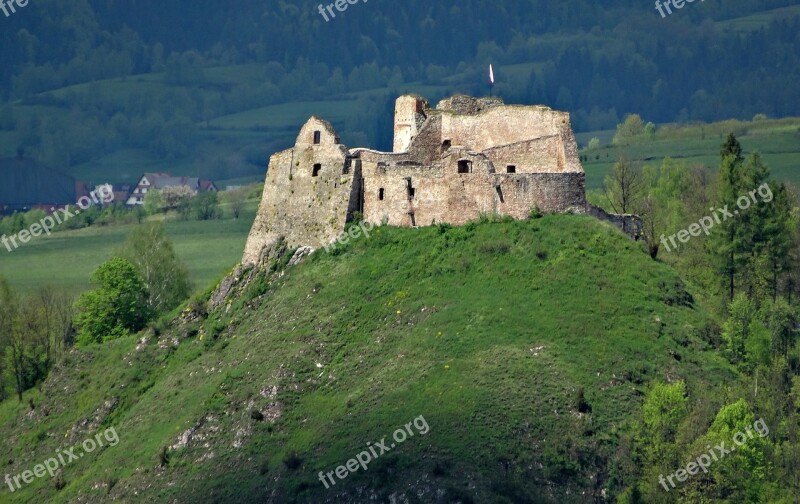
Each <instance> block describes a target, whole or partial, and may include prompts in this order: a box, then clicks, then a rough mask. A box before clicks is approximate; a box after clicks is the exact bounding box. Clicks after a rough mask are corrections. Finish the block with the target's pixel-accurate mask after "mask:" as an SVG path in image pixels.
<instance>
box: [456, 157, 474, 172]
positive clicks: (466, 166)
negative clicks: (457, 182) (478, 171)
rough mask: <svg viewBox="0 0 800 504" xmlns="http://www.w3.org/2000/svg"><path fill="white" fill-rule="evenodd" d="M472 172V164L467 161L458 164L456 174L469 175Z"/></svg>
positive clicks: (463, 160)
mask: <svg viewBox="0 0 800 504" xmlns="http://www.w3.org/2000/svg"><path fill="white" fill-rule="evenodd" d="M471 172H472V162H471V161H467V160H466V159H462V160H461V161H459V162H458V173H471Z"/></svg>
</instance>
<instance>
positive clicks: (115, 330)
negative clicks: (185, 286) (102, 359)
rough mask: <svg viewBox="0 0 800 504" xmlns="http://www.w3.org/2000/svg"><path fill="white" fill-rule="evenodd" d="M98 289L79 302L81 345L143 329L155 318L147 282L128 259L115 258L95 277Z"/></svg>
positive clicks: (78, 339)
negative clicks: (149, 302) (146, 285)
mask: <svg viewBox="0 0 800 504" xmlns="http://www.w3.org/2000/svg"><path fill="white" fill-rule="evenodd" d="M92 282H93V283H94V284H95V285H97V287H96V288H95V289H93V290H90V291H89V292H86V293H84V294H82V295H81V297H80V298H79V299H78V303H77V309H78V313H77V314H76V316H75V325H76V326H77V328H78V336H77V342H78V343H79V344H81V345H88V344H91V343H100V342H102V341H107V340H111V339H115V338H119V337H120V336H124V335H126V334H128V333H130V332H136V331H139V330H141V329H142V328H143V327H144V326H145V324H146V323H147V321H148V320H150V317H151V313H152V312H151V311H150V309H149V307H148V304H147V299H148V293H147V288H146V287H145V283H144V280H143V279H142V277H141V275H139V272H138V271H136V266H134V265H133V264H132V263H131V262H130V261H128V260H127V259H123V258H121V257H115V258H113V259H111V260H109V261H107V262H105V263H103V264H102V265H100V267H99V268H97V271H95V272H94V274H93V275H92Z"/></svg>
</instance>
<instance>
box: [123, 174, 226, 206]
mask: <svg viewBox="0 0 800 504" xmlns="http://www.w3.org/2000/svg"><path fill="white" fill-rule="evenodd" d="M181 186H185V187H188V188H189V189H190V190H191V191H192V192H193V193H194V194H197V193H199V192H217V191H218V189H217V186H216V184H215V183H214V182H212V181H210V180H202V179H200V178H198V177H173V176H172V175H171V174H169V173H164V172H161V173H144V174H142V177H141V178H140V179H139V182H138V183H137V184H136V186H135V187H134V189H133V191H131V193H130V195H129V196H128V197H127V199H126V202H125V204H126V205H128V206H136V205H143V204H144V198H145V196H146V195H147V193H148V192H150V191H153V190H156V189H158V190H161V189H166V188H167V187H181Z"/></svg>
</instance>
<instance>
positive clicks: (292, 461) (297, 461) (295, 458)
mask: <svg viewBox="0 0 800 504" xmlns="http://www.w3.org/2000/svg"><path fill="white" fill-rule="evenodd" d="M283 465H285V466H286V468H287V469H289V470H290V471H296V470H298V469H300V467H301V466H302V465H303V459H302V458H300V455H298V454H297V452H294V451H293V452H289V453H287V454H286V456H285V457H283Z"/></svg>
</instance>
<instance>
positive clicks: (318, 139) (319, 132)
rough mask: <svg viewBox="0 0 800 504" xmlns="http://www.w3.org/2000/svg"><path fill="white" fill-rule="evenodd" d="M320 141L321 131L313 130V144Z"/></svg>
mask: <svg viewBox="0 0 800 504" xmlns="http://www.w3.org/2000/svg"><path fill="white" fill-rule="evenodd" d="M320 142H322V132H321V131H315V132H314V145H319V144H320Z"/></svg>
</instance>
